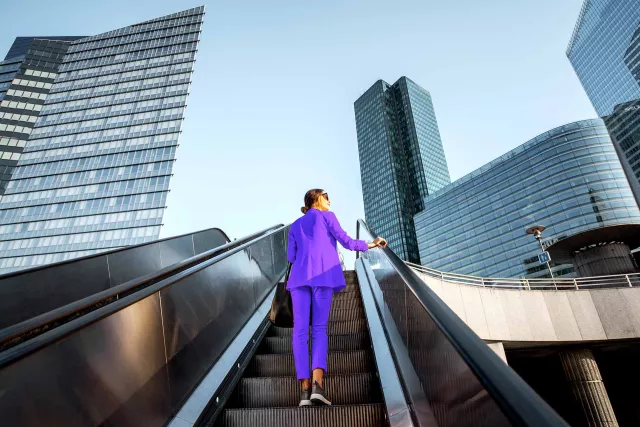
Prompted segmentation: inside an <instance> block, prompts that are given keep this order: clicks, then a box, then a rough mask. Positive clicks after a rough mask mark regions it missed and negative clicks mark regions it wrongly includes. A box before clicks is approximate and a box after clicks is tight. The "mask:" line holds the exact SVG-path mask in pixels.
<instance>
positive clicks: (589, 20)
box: [567, 0, 640, 204]
mask: <svg viewBox="0 0 640 427" xmlns="http://www.w3.org/2000/svg"><path fill="white" fill-rule="evenodd" d="M567 57H568V58H569V60H570V61H571V64H572V65H573V68H574V69H575V71H576V74H577V75H578V78H579V79H580V82H581V83H582V86H583V87H584V89H585V91H586V93H587V96H588V97H589V99H590V100H591V103H592V104H593V106H594V108H595V109H596V111H597V112H598V115H599V116H600V117H602V118H603V119H604V120H605V123H606V124H607V128H608V130H609V133H610V134H611V137H612V139H613V141H614V145H615V147H616V152H617V153H618V157H619V158H620V161H621V163H622V166H623V168H624V171H625V173H626V175H627V178H628V180H629V184H630V185H631V188H632V189H633V192H634V196H635V198H636V201H637V202H638V203H639V204H640V4H638V1H637V0H585V2H584V4H583V6H582V10H581V11H580V15H579V17H578V21H577V24H576V27H575V30H574V32H573V36H572V37H571V41H570V42H569V47H568V49H567Z"/></svg>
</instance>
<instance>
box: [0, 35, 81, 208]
mask: <svg viewBox="0 0 640 427" xmlns="http://www.w3.org/2000/svg"><path fill="white" fill-rule="evenodd" d="M79 38H82V37H38V38H36V37H18V38H17V39H16V40H15V41H14V43H13V45H12V46H11V48H10V49H9V53H8V54H7V56H6V57H5V59H4V61H2V62H0V196H2V195H3V194H4V192H5V189H6V187H7V184H8V182H9V180H10V179H11V175H12V173H13V170H14V169H15V166H16V165H17V164H18V159H20V155H21V153H22V151H23V148H24V146H25V145H26V141H27V139H28V137H29V133H31V130H32V129H33V126H34V123H35V122H36V120H37V118H38V115H39V113H40V110H41V109H42V106H43V104H44V100H45V99H46V97H47V94H48V93H49V89H50V88H51V85H52V82H53V79H54V77H55V76H56V73H57V72H58V68H59V67H60V64H61V63H62V58H63V56H64V54H65V53H66V51H67V48H68V47H69V42H70V41H72V40H76V39H79ZM3 100H4V101H3Z"/></svg>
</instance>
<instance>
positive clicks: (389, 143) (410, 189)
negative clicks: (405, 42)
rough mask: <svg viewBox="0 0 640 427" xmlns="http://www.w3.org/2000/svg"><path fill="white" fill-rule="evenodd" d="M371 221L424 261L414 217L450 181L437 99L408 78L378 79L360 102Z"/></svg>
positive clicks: (399, 248) (397, 247)
mask: <svg viewBox="0 0 640 427" xmlns="http://www.w3.org/2000/svg"><path fill="white" fill-rule="evenodd" d="M354 107H355V116H356V130H357V133H358V152H359V155H360V175H361V181H362V195H363V199H364V211H365V218H366V221H367V223H368V224H369V225H370V226H371V227H372V228H373V230H375V232H376V233H378V234H379V235H381V236H384V237H386V238H387V239H389V246H390V247H391V248H392V249H393V250H394V251H395V252H396V253H397V254H398V256H400V257H401V258H403V259H404V260H406V261H412V262H418V260H419V253H418V245H417V242H416V236H415V229H414V224H413V216H414V215H415V214H416V213H417V212H419V211H421V210H422V209H423V207H424V205H423V200H424V198H425V197H426V196H428V195H429V194H431V193H433V192H434V191H437V190H438V189H440V188H442V187H444V186H445V185H447V184H449V183H450V178H449V169H448V168H447V160H446V158H445V155H444V150H443V148H442V141H441V140H440V131H439V130H438V123H437V121H436V115H435V112H434V109H433V104H432V102H431V95H430V94H429V92H427V91H426V90H425V89H423V88H422V87H420V86H418V85H417V84H416V83H414V82H413V81H411V80H409V79H408V78H406V77H402V78H400V79H399V80H398V81H397V82H395V83H394V84H393V85H389V84H388V83H386V82H384V81H382V80H378V81H377V82H376V83H375V84H374V85H373V86H371V88H369V89H368V90H367V91H366V92H365V93H364V94H363V95H362V96H361V97H360V98H358V100H357V101H356V102H355V104H354Z"/></svg>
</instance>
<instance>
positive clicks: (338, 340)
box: [258, 333, 371, 354]
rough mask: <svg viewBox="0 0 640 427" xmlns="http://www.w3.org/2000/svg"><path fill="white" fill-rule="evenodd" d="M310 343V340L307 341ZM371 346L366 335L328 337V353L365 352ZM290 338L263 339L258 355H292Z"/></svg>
mask: <svg viewBox="0 0 640 427" xmlns="http://www.w3.org/2000/svg"><path fill="white" fill-rule="evenodd" d="M309 342H311V340H309ZM370 345H371V342H370V341H369V335H368V334H366V333H358V334H349V335H329V351H345V350H366V349H368V348H369V346H370ZM292 352H293V348H292V344H291V337H290V336H288V337H282V336H280V337H265V338H264V340H263V341H262V343H261V344H260V347H259V348H258V354H282V353H292Z"/></svg>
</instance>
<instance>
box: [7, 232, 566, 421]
mask: <svg viewBox="0 0 640 427" xmlns="http://www.w3.org/2000/svg"><path fill="white" fill-rule="evenodd" d="M358 230H359V234H360V235H361V238H363V239H366V240H371V239H372V238H373V237H374V236H375V234H374V233H373V232H371V231H370V230H369V229H368V228H367V226H366V224H364V222H362V221H360V222H359V223H358ZM287 232H288V227H286V226H275V227H271V228H269V229H266V230H263V231H261V232H258V233H255V234H253V235H251V236H247V237H246V238H243V239H239V240H237V241H234V242H228V243H226V244H224V245H222V246H219V247H216V248H213V249H210V250H207V251H204V252H202V253H199V254H196V255H194V256H191V257H189V258H187V259H184V260H182V261H180V262H179V263H178V264H175V265H173V266H172V267H171V268H163V269H160V270H158V271H157V272H156V273H150V274H147V275H145V276H144V277H140V278H135V279H132V280H130V281H129V282H126V283H124V284H121V285H118V286H116V287H114V288H113V289H111V290H109V291H104V292H101V293H97V294H94V295H90V296H87V297H85V298H83V299H82V300H81V301H76V302H72V303H70V304H67V305H63V306H61V307H57V308H55V309H54V310H53V311H51V312H48V313H43V314H40V315H38V316H36V317H34V318H32V319H29V320H27V321H26V322H23V323H22V324H21V325H22V326H21V328H18V329H16V328H15V325H13V326H12V327H11V328H5V329H2V330H0V344H1V345H2V347H1V348H0V417H1V418H0V419H2V425H3V426H43V425H44V426H65V427H67V426H151V427H155V426H169V427H187V426H207V427H209V426H212V427H213V426H220V427H223V426H224V427H235V426H254V425H255V426H257V425H259V426H266V427H268V426H357V427H358V426H363V427H364V426H385V425H386V426H424V427H427V426H429V427H432V426H433V427H435V426H438V427H449V426H480V427H483V426H486V427H489V426H491V427H493V426H563V425H566V424H565V423H564V422H563V421H562V420H561V419H560V418H559V417H558V416H557V415H556V414H555V412H554V411H553V410H552V409H551V408H550V407H549V406H548V405H546V403H544V402H543V401H542V400H541V399H540V398H539V397H538V396H537V395H536V394H535V393H534V392H533V391H532V390H531V389H530V388H529V387H528V386H527V385H526V384H525V383H524V382H523V381H522V380H521V379H520V378H519V377H518V376H517V375H516V374H515V373H514V372H513V371H511V369H510V368H508V367H507V366H506V365H505V364H504V363H503V362H502V360H500V359H499V358H498V357H497V356H496V355H495V354H493V353H492V352H491V350H490V349H489V348H488V347H487V346H486V345H485V344H484V342H482V341H481V340H480V339H479V338H478V337H477V336H475V334H473V332H472V331H471V330H470V329H469V328H468V327H467V326H466V325H465V324H464V323H463V322H462V321H461V320H460V319H459V318H457V316H455V314H454V313H453V312H452V311H451V310H450V309H449V308H448V307H447V306H446V305H445V304H444V303H442V301H441V300H440V299H439V298H438V297H437V296H436V295H435V294H434V293H433V292H432V291H431V290H430V289H428V288H427V287H426V286H424V284H422V283H421V282H420V281H419V279H418V278H417V276H416V275H415V273H413V272H412V270H411V269H410V268H409V267H407V266H406V265H405V264H404V263H403V262H402V261H401V260H399V259H398V258H397V256H396V255H395V254H394V253H393V252H392V251H391V250H389V249H388V248H386V249H374V250H370V251H368V252H366V253H365V254H363V256H362V257H360V258H359V259H358V260H357V261H356V270H355V271H349V272H345V278H346V281H347V288H346V289H345V290H344V291H343V292H341V293H340V294H338V295H336V296H334V300H333V303H332V308H331V315H330V319H329V325H328V333H329V357H328V368H327V373H326V377H325V384H326V387H325V388H326V390H327V393H328V396H329V398H330V400H332V402H333V405H332V406H329V407H303V408H299V407H298V406H297V404H298V399H299V397H300V389H299V383H298V382H297V381H296V379H295V369H294V363H293V355H292V348H291V332H292V331H291V329H286V328H277V327H274V326H272V325H270V323H269V322H268V320H267V313H268V310H269V306H270V302H271V300H272V297H273V292H274V287H275V285H276V283H278V281H280V280H282V277H283V274H284V271H285V269H286V265H287V261H286V237H287ZM51 313H54V314H55V315H54V314H51ZM6 329H11V331H10V332H11V333H8V332H7V330H6ZM9 338H11V339H9Z"/></svg>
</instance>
